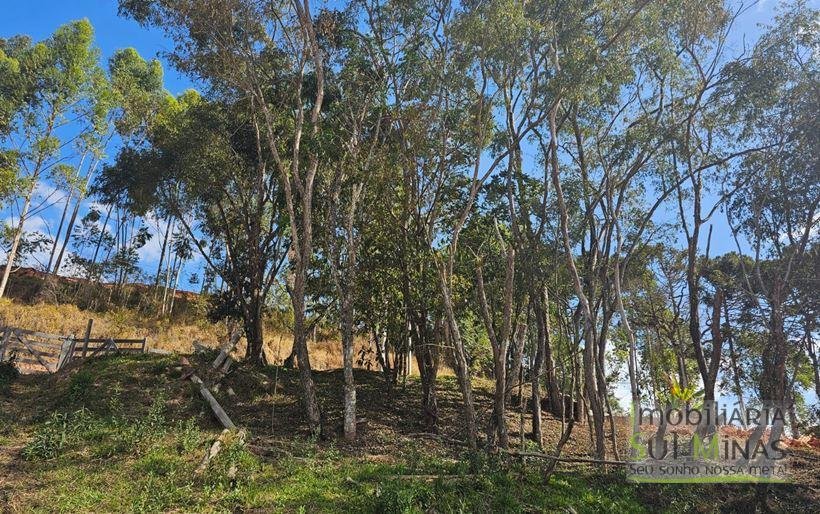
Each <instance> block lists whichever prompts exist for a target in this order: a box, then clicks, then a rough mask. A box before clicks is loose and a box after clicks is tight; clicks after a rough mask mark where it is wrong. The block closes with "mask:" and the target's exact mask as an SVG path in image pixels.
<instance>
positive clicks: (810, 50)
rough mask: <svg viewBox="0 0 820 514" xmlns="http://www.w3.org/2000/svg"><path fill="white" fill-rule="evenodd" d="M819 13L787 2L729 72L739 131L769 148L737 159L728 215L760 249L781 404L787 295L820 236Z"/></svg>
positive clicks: (770, 384)
mask: <svg viewBox="0 0 820 514" xmlns="http://www.w3.org/2000/svg"><path fill="white" fill-rule="evenodd" d="M819 15H820V14H818V11H817V10H816V9H812V8H810V7H808V6H807V5H806V4H805V3H802V2H798V3H796V4H795V5H793V6H789V7H786V8H784V10H783V11H782V12H781V13H780V15H779V16H778V18H777V19H776V22H775V23H774V24H772V25H771V26H770V27H768V29H767V31H766V33H765V34H764V35H763V36H762V37H761V38H760V40H759V41H758V42H757V44H756V45H755V47H754V49H753V50H752V52H751V55H750V56H748V58H745V59H740V60H737V61H735V62H733V63H732V64H731V65H730V66H728V67H727V69H726V72H725V76H726V77H727V79H729V80H730V83H729V84H728V85H727V88H726V90H725V94H726V95H727V96H729V97H730V99H731V104H730V105H731V107H732V108H735V109H737V116H738V118H737V119H738V122H739V123H740V130H739V132H738V135H739V137H740V138H741V139H742V140H744V142H746V144H747V145H749V146H755V147H760V148H763V150H761V151H758V152H754V153H750V154H747V155H745V156H744V158H743V161H742V163H741V165H740V166H739V167H738V169H737V173H736V174H735V176H734V177H733V181H732V183H730V185H729V186H730V187H733V188H736V189H737V192H736V193H735V194H734V196H733V197H732V200H731V204H730V207H731V208H729V209H727V219H728V221H729V223H730V226H731V227H732V229H733V232H734V235H735V238H736V240H738V251H739V252H741V253H742V251H743V247H742V246H741V244H740V239H741V238H742V239H745V241H746V242H747V244H748V248H750V253H752V254H753V255H752V257H751V260H752V263H751V264H750V265H748V266H743V270H742V271H743V272H744V278H745V283H746V288H745V289H746V294H747V295H749V297H750V299H751V300H752V301H753V304H754V308H755V311H757V312H758V315H759V316H760V322H761V325H762V326H763V327H764V328H765V333H766V337H767V344H766V345H765V346H764V348H763V353H762V362H761V365H762V369H761V374H760V382H759V393H760V399H761V400H762V401H767V402H774V403H781V404H782V403H783V402H784V401H785V400H786V399H787V396H788V390H789V385H788V377H787V372H786V367H787V359H788V357H789V354H790V353H791V352H790V341H789V339H790V338H789V334H788V332H789V330H788V324H787V320H788V318H789V309H788V308H787V305H788V303H789V302H790V300H792V299H793V298H794V295H795V294H796V292H797V290H796V288H795V286H796V283H797V282H796V281H797V280H799V272H798V270H799V269H800V268H801V267H802V266H804V265H805V263H806V261H807V256H808V255H810V254H809V250H810V249H811V248H812V247H814V246H815V245H816V244H817V242H818V236H817V234H818V232H817V225H818V223H820V213H818V206H820V183H818V180H817V170H818V165H820V162H818V157H817V152H816V151H815V150H814V149H815V148H817V145H818V143H820V140H819V139H818V137H820V136H818V134H820V126H818V122H817V116H816V112H817V106H818V76H820V67H819V66H818V62H817V58H816V57H817V53H818V51H820V35H819V34H818V32H817V30H816V23H817V18H818V16H819ZM762 84H766V87H765V89H763V88H762V86H761V85H762ZM740 184H743V185H744V187H742V188H740V187H738V185H740ZM744 261H745V260H741V261H740V262H741V264H742V263H743V262H744ZM809 337H810V336H809ZM800 339H802V337H801V338H798V339H797V340H798V341H799V340H800ZM798 344H799V343H798ZM801 353H802V350H801Z"/></svg>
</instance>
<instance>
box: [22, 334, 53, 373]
mask: <svg viewBox="0 0 820 514" xmlns="http://www.w3.org/2000/svg"><path fill="white" fill-rule="evenodd" d="M17 340H18V341H20V342H21V343H22V344H23V346H25V347H26V349H27V350H28V351H29V353H31V354H32V355H34V356H35V357H37V360H38V361H40V364H42V365H43V367H44V368H46V370H47V371H48V372H49V373H52V372H53V370H52V369H51V366H50V365H49V364H48V363H47V362H46V361H45V360H44V359H43V358H42V357H41V356H40V352H38V351H37V350H35V349H34V348H32V347H31V346H30V345H29V344H28V342H26V339H25V338H24V337H20V336H19V335H18V336H17Z"/></svg>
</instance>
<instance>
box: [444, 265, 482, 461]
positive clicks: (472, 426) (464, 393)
mask: <svg viewBox="0 0 820 514" xmlns="http://www.w3.org/2000/svg"><path fill="white" fill-rule="evenodd" d="M438 277H439V286H440V289H441V293H442V300H443V304H444V312H445V314H446V316H447V331H446V332H445V333H446V334H447V339H448V342H449V343H450V344H451V345H452V348H453V363H454V365H455V368H456V369H455V371H456V377H457V378H458V386H459V389H460V390H461V397H462V400H463V413H462V415H463V417H464V428H465V429H466V431H467V444H468V445H469V447H470V448H472V449H475V448H477V447H478V432H477V430H476V415H475V403H474V402H473V385H472V383H471V381H470V367H469V365H468V364H467V352H466V350H465V349H464V341H463V340H462V339H461V332H460V330H459V328H458V322H457V321H456V314H455V307H454V306H453V299H452V297H451V295H450V286H449V285H448V284H447V278H446V277H445V274H444V271H443V270H442V269H439V270H438Z"/></svg>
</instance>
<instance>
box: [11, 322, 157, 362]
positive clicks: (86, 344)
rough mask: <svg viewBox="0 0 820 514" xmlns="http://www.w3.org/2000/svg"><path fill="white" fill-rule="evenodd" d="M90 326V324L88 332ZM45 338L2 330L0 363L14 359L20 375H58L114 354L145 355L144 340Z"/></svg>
mask: <svg viewBox="0 0 820 514" xmlns="http://www.w3.org/2000/svg"><path fill="white" fill-rule="evenodd" d="M90 327H91V323H89V329H90ZM89 333H90V330H88V331H86V337H84V338H82V339H75V338H74V336H60V335H55V334H45V333H43V332H35V331H33V330H26V329H23V328H16V327H0V362H2V361H5V360H10V359H14V363H15V365H16V366H17V368H18V369H19V370H20V372H21V373H24V374H25V373H42V372H47V373H55V372H57V371H58V370H60V369H62V368H64V367H66V366H67V365H68V364H69V363H70V362H71V361H77V360H81V359H87V358H90V357H96V356H98V355H106V354H111V353H143V352H145V343H146V340H145V338H142V339H114V338H110V337H107V338H100V337H89Z"/></svg>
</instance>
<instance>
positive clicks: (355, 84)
mask: <svg viewBox="0 0 820 514" xmlns="http://www.w3.org/2000/svg"><path fill="white" fill-rule="evenodd" d="M344 14H345V13H341V12H338V13H329V12H328V13H325V18H326V21H325V22H324V25H323V30H322V32H321V34H320V35H321V38H320V42H321V44H322V46H323V47H325V48H327V52H326V53H327V55H328V56H332V57H333V60H331V61H329V62H328V64H329V66H328V68H329V70H328V77H327V82H328V89H329V95H328V97H329V98H328V101H327V107H326V111H327V114H326V116H327V121H326V122H325V124H326V127H327V130H328V133H332V134H333V140H334V142H335V144H334V145H333V147H332V148H329V149H328V156H327V161H328V162H327V163H323V165H325V166H326V165H330V166H331V168H332V169H331V170H328V172H327V173H326V175H327V179H328V182H329V183H327V184H326V185H325V187H326V188H327V189H326V195H327V198H328V201H327V207H326V220H325V230H326V234H324V235H325V237H324V242H325V247H326V254H327V260H328V262H329V265H330V271H331V278H332V281H333V286H334V288H335V293H336V302H337V304H338V310H339V317H340V322H341V323H340V324H341V335H342V356H343V359H342V360H343V367H344V381H345V387H344V435H345V438H346V439H348V440H350V441H353V440H355V439H356V386H355V383H354V377H353V358H354V355H353V350H354V348H353V343H354V336H355V331H356V330H355V326H354V325H355V321H356V320H355V317H356V313H355V307H356V305H355V298H356V295H357V293H358V291H359V287H360V284H359V252H360V249H361V244H362V240H363V225H364V224H365V223H368V222H370V221H372V218H371V216H372V213H371V212H370V211H369V209H368V206H367V205H363V204H364V202H365V201H366V199H367V196H366V195H367V191H366V188H367V187H368V186H369V185H370V184H371V183H372V181H373V178H374V176H375V173H374V171H373V170H374V168H375V167H380V166H384V165H385V164H386V163H385V152H384V147H385V142H384V140H383V136H382V134H383V133H382V129H383V125H385V123H384V121H383V116H384V114H385V110H386V109H385V108H386V87H385V81H384V73H383V71H382V70H380V69H378V65H379V62H378V60H373V59H371V58H370V56H369V55H368V51H369V50H370V42H369V41H368V40H367V39H366V38H363V37H361V35H360V34H358V33H357V32H356V31H354V30H353V29H352V28H351V27H349V26H346V25H348V24H346V23H345V22H344ZM350 14H355V10H354V11H353V12H352V13H350ZM330 18H332V20H333V21H332V26H331V23H330V21H329V19H330ZM331 48H333V49H335V50H336V51H331ZM331 163H332V164H331ZM320 236H321V234H320Z"/></svg>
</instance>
